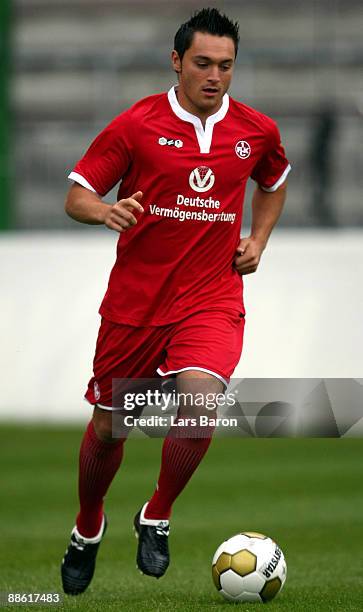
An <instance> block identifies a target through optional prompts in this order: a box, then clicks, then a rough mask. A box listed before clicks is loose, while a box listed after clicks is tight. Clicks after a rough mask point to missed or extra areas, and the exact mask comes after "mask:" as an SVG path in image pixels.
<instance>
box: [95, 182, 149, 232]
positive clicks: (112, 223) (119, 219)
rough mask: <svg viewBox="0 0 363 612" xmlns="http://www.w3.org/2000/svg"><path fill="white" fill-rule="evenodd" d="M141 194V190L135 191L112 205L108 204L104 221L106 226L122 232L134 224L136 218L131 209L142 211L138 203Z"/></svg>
mask: <svg viewBox="0 0 363 612" xmlns="http://www.w3.org/2000/svg"><path fill="white" fill-rule="evenodd" d="M142 196H143V193H142V191H137V192H136V193H134V194H133V195H132V196H131V197H130V198H126V199H124V200H119V202H116V204H113V206H108V207H107V211H106V215H105V221H104V223H105V225H106V227H108V228H109V229H112V230H115V231H116V232H124V231H126V230H129V229H131V228H132V227H133V226H134V225H136V223H137V219H136V217H135V216H134V215H133V214H132V211H137V212H140V213H143V212H144V209H143V207H142V206H141V204H140V200H141V199H142Z"/></svg>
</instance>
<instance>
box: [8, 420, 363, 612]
mask: <svg viewBox="0 0 363 612" xmlns="http://www.w3.org/2000/svg"><path fill="white" fill-rule="evenodd" d="M80 436H81V431H80V430H79V429H74V428H73V429H72V428H69V429H66V428H63V429H50V428H41V427H22V428H20V427H17V428H15V427H4V426H3V427H1V429H0V458H1V481H2V485H1V489H2V491H1V496H2V503H1V509H0V512H1V538H0V567H1V572H0V591H14V590H15V591H18V592H19V591H22V592H39V591H42V592H43V591H46V592H48V591H53V592H54V591H60V590H61V589H60V582H59V563H60V559H61V557H62V555H63V553H64V550H65V548H66V545H67V543H68V537H69V532H70V529H71V528H72V526H73V523H74V516H75V512H76V510H77V499H76V462H77V455H78V446H79V440H80ZM160 446H161V440H136V439H133V440H130V441H129V442H128V443H127V452H126V457H125V461H124V463H123V466H122V468H121V470H120V472H119V474H118V476H117V478H116V480H115V482H114V484H113V487H112V489H111V492H110V494H109V496H108V499H107V514H108V517H109V523H110V525H109V531H108V533H107V536H106V538H105V541H104V543H103V544H102V547H101V549H100V553H99V558H98V567H97V571H96V575H95V578H94V580H93V582H92V585H91V586H90V588H89V590H88V592H87V593H86V594H85V595H83V596H81V597H78V598H67V597H66V598H65V599H64V602H63V604H62V606H56V607H55V606H52V607H49V606H42V608H38V607H36V606H34V605H32V606H29V605H26V606H21V607H20V606H11V607H7V608H5V609H13V610H14V609H19V610H34V609H36V608H37V609H53V610H54V609H55V610H56V609H63V610H82V611H85V612H87V611H88V610H92V611H93V612H97V611H102V612H103V611H108V610H125V611H129V610H130V611H139V610H145V611H154V610H155V611H156V610H160V611H163V612H164V611H165V612H167V611H175V610H190V611H197V610H208V609H211V610H216V611H217V610H221V611H224V612H227V611H228V609H236V605H235V604H229V603H227V602H224V600H222V598H221V597H220V595H219V594H218V593H217V592H216V591H215V589H214V586H213V583H212V581H211V575H210V574H211V571H210V567H211V557H212V555H213V553H214V551H215V549H216V548H217V546H218V545H219V544H220V543H221V542H222V541H223V540H224V539H226V538H227V537H229V536H231V535H233V534H234V533H236V532H239V531H244V530H255V531H262V532H265V533H268V534H269V535H271V536H272V537H273V538H274V539H276V540H277V542H278V543H279V544H280V546H281V547H282V549H283V551H284V552H285V556H286V559H287V565H288V578H287V582H286V585H285V588H284V590H283V591H282V593H281V595H280V596H279V597H278V598H277V599H276V600H275V601H273V602H271V603H269V604H267V605H268V606H269V607H270V608H271V609H272V610H276V611H280V610H287V611H289V612H294V611H295V610H296V611H299V612H304V611H311V612H319V611H322V612H328V611H331V610H334V611H339V612H349V611H351V610H355V611H361V610H363V578H362V576H363V571H362V570H363V567H362V548H363V526H362V520H363V494H362V476H363V467H362V455H363V440H358V439H351V440H348V439H343V440H337V439H333V440H320V439H315V440H287V439H270V440H268V439H260V440H256V439H228V440H227V439H224V440H222V439H216V440H215V441H214V443H213V445H212V447H211V449H210V451H209V454H208V456H207V457H206V459H205V461H204V463H203V464H202V466H201V468H200V469H199V471H198V473H197V474H196V475H195V476H194V479H193V480H192V482H191V483H190V484H189V487H188V488H187V489H186V490H185V492H184V494H183V495H182V497H181V498H180V500H179V501H178V502H177V503H176V504H175V510H174V518H173V521H172V530H171V535H170V546H171V554H172V564H171V566H170V568H169V570H168V572H167V574H166V576H165V577H164V578H162V579H161V580H159V581H156V580H154V579H152V578H148V577H146V576H141V575H140V574H139V573H138V571H137V570H136V568H135V542H136V541H135V539H134V536H133V533H132V529H131V522H132V518H133V516H134V513H135V512H136V510H138V508H139V506H140V505H141V504H142V503H143V502H144V500H145V499H147V498H148V496H149V495H150V493H151V492H152V489H153V485H154V483H155V480H156V478H157V473H158V465H159V454H160ZM262 605H263V604H238V606H239V608H240V609H241V610H242V611H243V612H250V611H253V612H256V610H258V609H260V607H261V606H262ZM230 606H232V608H230Z"/></svg>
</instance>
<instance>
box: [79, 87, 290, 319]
mask: <svg viewBox="0 0 363 612" xmlns="http://www.w3.org/2000/svg"><path fill="white" fill-rule="evenodd" d="M289 171H290V165H289V163H288V161H287V159H286V157H285V153H284V149H283V147H282V145H281V143H280V135H279V131H278V128H277V126H276V124H275V122H274V121H273V120H272V119H270V118H269V117H266V116H265V115H263V114H261V113H259V112H257V111H256V110H254V109H252V108H250V107H248V106H246V105H244V104H241V103H239V102H237V101H235V100H233V99H232V98H230V97H229V96H228V95H227V94H225V96H224V97H223V103H222V106H221V108H220V109H219V110H218V112H217V113H215V114H214V115H211V116H210V117H208V118H207V120H206V124H205V128H203V125H202V123H201V121H200V119H199V118H198V117H196V116H194V115H192V114H191V113H189V112H187V111H186V110H184V109H183V108H182V107H181V106H180V104H179V103H178V100H177V96H176V93H175V89H174V88H172V89H171V90H170V91H169V92H168V94H166V93H164V94H158V95H154V96H150V97H148V98H145V99H143V100H141V101H140V102H138V103H136V104H135V105H134V106H132V107H131V108H130V109H129V110H127V111H125V112H124V113H122V114H121V115H119V116H118V117H116V118H115V119H114V120H113V121H112V122H111V123H110V124H109V126H108V127H106V128H105V129H104V130H103V131H102V132H101V133H100V134H99V136H98V137H97V138H96V139H95V140H94V142H93V143H92V144H91V146H90V148H89V149H88V151H87V152H86V154H85V155H84V157H83V158H82V159H81V160H80V161H79V162H78V163H77V164H76V166H75V168H74V170H73V172H71V174H70V175H69V178H70V179H72V180H74V181H76V182H77V183H79V184H80V185H83V186H84V187H86V188H88V189H91V190H92V191H94V192H96V193H98V194H99V195H100V196H104V195H105V194H107V193H108V192H109V191H110V190H111V189H112V188H113V187H114V185H116V184H117V183H119V182H120V181H121V183H120V186H119V189H118V196H117V197H118V200H119V199H122V198H127V197H130V196H131V195H132V194H133V193H135V192H136V191H139V190H140V191H142V192H143V194H144V196H143V199H142V201H141V203H142V206H143V208H144V211H145V212H144V213H142V214H140V213H136V217H137V219H138V223H137V225H136V226H134V227H133V228H132V229H130V230H128V231H125V232H121V233H120V236H119V240H118V244H117V258H116V263H115V265H114V267H113V269H112V271H111V275H110V279H109V284H108V289H107V292H106V295H105V297H104V299H103V302H102V304H101V307H100V314H101V315H102V316H103V317H104V318H106V319H108V320H110V321H113V322H115V323H126V324H128V325H137V326H146V325H166V324H168V323H172V322H175V321H178V320H181V319H183V318H184V317H186V316H188V315H190V314H192V313H194V312H197V311H201V310H208V309H215V308H218V309H225V308H229V309H233V310H235V311H240V312H244V307H243V297H242V278H241V276H240V275H239V274H238V272H237V271H236V270H235V268H234V267H233V261H234V258H235V255H236V247H237V246H238V244H239V240H240V228H241V222H242V211H243V199H244V193H245V187H246V182H247V179H248V178H249V177H252V178H253V179H254V180H255V181H257V183H258V184H259V185H260V186H261V187H262V189H265V190H266V191H275V190H276V189H277V188H278V187H279V186H280V185H281V184H282V183H283V182H284V180H285V178H286V176H287V174H288V173H289ZM134 214H135V213H134Z"/></svg>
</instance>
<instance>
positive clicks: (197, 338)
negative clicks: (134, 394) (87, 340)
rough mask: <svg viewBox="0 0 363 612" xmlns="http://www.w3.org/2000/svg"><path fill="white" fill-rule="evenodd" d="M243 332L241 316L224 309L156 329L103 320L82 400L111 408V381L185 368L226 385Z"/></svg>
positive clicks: (238, 357)
mask: <svg viewBox="0 0 363 612" xmlns="http://www.w3.org/2000/svg"><path fill="white" fill-rule="evenodd" d="M243 331H244V315H243V314H242V313H238V312H237V311H233V310H227V309H226V310H224V311H221V310H208V311H204V312H198V313H196V314H193V315H191V316H190V317H187V318H186V319H183V320H182V321H178V322H176V323H170V324H169V325H163V326H158V327H134V326H131V325H119V324H118V323H113V322H111V321H108V320H106V319H102V322H101V326H100V330H99V333H98V338H97V345H96V353H95V357H94V361H93V371H94V376H93V377H92V378H91V380H90V381H89V383H88V389H87V392H86V395H85V398H86V399H87V400H88V401H89V402H90V403H91V404H98V405H99V406H101V407H102V408H109V409H110V408H112V380H113V379H130V378H132V379H137V378H144V379H146V378H147V379H150V378H155V377H157V376H158V375H159V376H170V375H174V374H177V373H178V372H183V371H185V370H201V371H203V372H208V373H209V374H212V375H213V376H215V377H216V378H218V379H219V380H221V381H222V382H223V383H224V384H225V385H227V384H228V383H229V380H230V377H231V376H232V374H233V371H234V369H235V368H236V366H237V364H238V362H239V359H240V356H241V352H242V344H243Z"/></svg>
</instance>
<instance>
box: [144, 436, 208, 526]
mask: <svg viewBox="0 0 363 612" xmlns="http://www.w3.org/2000/svg"><path fill="white" fill-rule="evenodd" d="M210 442H211V438H197V439H190V438H174V437H167V438H165V440H164V444H163V451H162V457H161V468H160V475H159V480H158V486H157V489H156V490H155V493H154V495H153V496H152V498H151V499H150V501H149V503H148V505H147V506H146V510H145V518H148V519H168V518H169V517H170V514H171V507H172V504H173V503H174V501H175V500H176V498H177V497H178V495H179V493H181V491H182V490H183V489H184V487H185V485H186V484H187V482H188V481H189V480H190V478H191V477H192V475H193V474H194V472H195V470H196V469H197V467H198V465H199V464H200V462H201V460H202V459H203V457H204V455H205V453H206V452H207V450H208V447H209V444H210Z"/></svg>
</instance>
